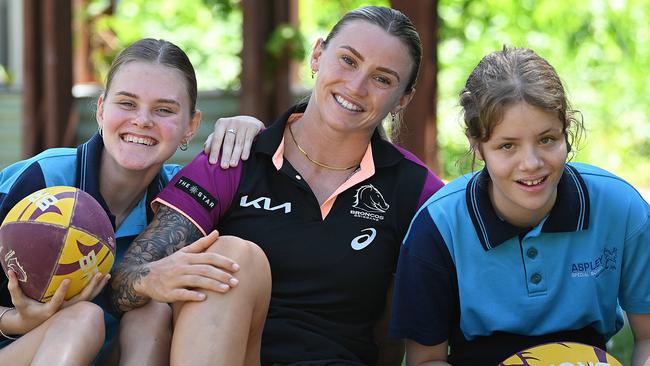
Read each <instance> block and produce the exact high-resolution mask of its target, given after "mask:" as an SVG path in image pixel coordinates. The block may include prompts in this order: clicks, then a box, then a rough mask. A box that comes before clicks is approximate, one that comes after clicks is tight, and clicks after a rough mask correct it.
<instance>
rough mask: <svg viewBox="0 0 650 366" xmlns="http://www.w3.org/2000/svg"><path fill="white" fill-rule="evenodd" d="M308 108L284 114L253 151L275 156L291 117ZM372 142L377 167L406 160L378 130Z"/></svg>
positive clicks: (300, 108) (266, 131) (302, 104)
mask: <svg viewBox="0 0 650 366" xmlns="http://www.w3.org/2000/svg"><path fill="white" fill-rule="evenodd" d="M306 108H307V103H301V104H297V105H295V106H293V107H291V108H289V109H288V110H287V111H286V112H284V113H283V114H282V115H281V116H280V117H278V119H276V120H275V122H274V123H273V124H272V125H271V126H270V127H269V128H267V129H265V130H264V131H263V132H262V133H261V134H260V135H259V137H258V138H257V141H256V143H255V144H254V146H253V151H254V152H256V153H257V152H260V153H264V154H266V155H269V156H273V155H274V154H275V152H276V151H277V149H278V146H279V145H280V143H281V142H282V137H283V135H284V129H285V126H286V125H287V121H288V120H289V117H290V116H291V115H292V114H294V113H303V112H304V111H305V109H306ZM370 142H371V146H372V156H373V160H374V164H375V167H378V168H379V167H387V166H392V165H395V164H397V163H399V162H400V161H401V160H402V159H403V158H404V155H403V154H402V153H401V152H399V150H397V149H396V148H395V147H394V146H393V145H392V144H391V143H390V142H388V141H386V140H385V139H384V138H382V136H381V134H380V133H379V131H378V130H375V132H374V133H373V135H372V138H371V139H370Z"/></svg>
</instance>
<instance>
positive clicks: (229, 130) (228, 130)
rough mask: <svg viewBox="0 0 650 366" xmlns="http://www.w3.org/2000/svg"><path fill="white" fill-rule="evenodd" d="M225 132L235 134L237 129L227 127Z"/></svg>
mask: <svg viewBox="0 0 650 366" xmlns="http://www.w3.org/2000/svg"><path fill="white" fill-rule="evenodd" d="M226 132H227V133H232V134H234V135H236V134H237V130H235V129H234V128H229V129H227V130H226Z"/></svg>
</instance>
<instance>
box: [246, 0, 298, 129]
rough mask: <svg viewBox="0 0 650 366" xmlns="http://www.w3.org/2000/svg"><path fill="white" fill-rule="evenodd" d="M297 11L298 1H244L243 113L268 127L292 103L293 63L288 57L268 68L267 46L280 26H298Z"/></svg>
mask: <svg viewBox="0 0 650 366" xmlns="http://www.w3.org/2000/svg"><path fill="white" fill-rule="evenodd" d="M297 9H298V5H297V0H242V10H243V18H244V24H243V41H244V43H243V48H242V77H241V91H242V92H241V113H243V114H248V115H252V116H255V117H257V118H259V119H260V120H262V121H264V123H266V124H270V123H272V122H273V120H274V119H275V118H276V117H277V116H278V115H279V114H280V113H281V112H283V111H284V110H285V109H286V108H288V107H289V106H290V105H291V104H292V96H291V88H290V80H291V67H290V62H291V61H290V60H289V59H288V57H286V56H285V57H283V58H282V59H280V60H278V62H277V63H276V64H275V68H274V69H269V67H268V66H269V60H270V56H269V55H268V53H267V52H266V43H267V41H268V40H269V37H270V36H271V33H272V32H273V30H274V29H275V28H276V27H277V26H278V25H280V24H282V23H289V24H296V23H297Z"/></svg>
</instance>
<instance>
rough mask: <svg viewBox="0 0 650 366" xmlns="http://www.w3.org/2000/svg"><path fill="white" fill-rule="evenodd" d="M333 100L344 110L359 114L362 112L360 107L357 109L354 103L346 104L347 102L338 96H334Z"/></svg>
mask: <svg viewBox="0 0 650 366" xmlns="http://www.w3.org/2000/svg"><path fill="white" fill-rule="evenodd" d="M334 99H336V101H337V102H339V104H340V105H341V107H343V108H345V109H347V110H349V111H352V112H361V111H362V109H361V107H359V106H358V105H356V104H354V103H350V102H348V101H347V100H345V99H343V97H341V96H340V95H335V96H334Z"/></svg>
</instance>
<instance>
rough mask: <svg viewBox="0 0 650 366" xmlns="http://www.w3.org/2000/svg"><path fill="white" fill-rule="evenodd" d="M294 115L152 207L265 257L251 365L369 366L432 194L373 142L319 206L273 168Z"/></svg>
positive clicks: (411, 168)
mask: <svg viewBox="0 0 650 366" xmlns="http://www.w3.org/2000/svg"><path fill="white" fill-rule="evenodd" d="M303 110H304V105H303V106H297V107H294V108H292V109H291V110H289V111H288V112H286V113H285V114H284V115H283V116H281V117H280V118H279V119H278V121H276V122H275V123H274V124H273V125H272V126H271V127H270V128H268V129H267V130H265V131H264V132H262V134H261V135H260V136H259V137H258V139H257V140H256V142H255V143H254V146H253V150H252V154H251V157H250V159H249V160H248V161H246V162H245V163H244V164H243V167H242V168H240V169H241V171H240V172H237V171H236V169H228V170H225V171H224V170H222V169H221V168H220V167H219V166H218V165H210V164H208V162H207V157H206V156H205V155H204V154H201V155H199V156H198V157H197V158H195V159H194V161H193V162H191V163H190V164H189V165H187V166H186V167H185V168H184V169H183V170H181V172H180V173H179V174H178V175H177V176H176V177H175V178H174V179H173V180H172V182H170V184H169V185H168V186H167V188H165V190H164V191H163V192H162V193H161V194H160V196H159V197H158V199H157V200H156V202H160V203H162V204H165V205H167V206H169V207H171V208H173V209H175V210H177V211H178V212H179V213H181V214H183V215H185V216H186V217H187V218H188V219H190V220H191V221H192V222H194V223H195V224H196V226H197V227H198V228H199V229H200V230H201V231H202V232H203V234H206V233H209V232H210V231H212V230H213V229H215V228H217V229H218V230H219V232H220V233H221V234H227V235H235V236H238V237H241V238H244V239H246V240H250V241H252V242H254V243H256V244H257V245H259V246H260V247H261V248H262V249H263V250H264V252H265V254H266V256H267V257H268V259H269V262H270V264H271V272H272V277H273V288H272V295H271V303H270V307H269V312H268V316H267V319H266V323H265V327H264V334H263V337H262V364H264V365H284V364H290V363H295V362H304V361H313V363H309V364H310V365H312V364H313V365H325V364H332V365H334V364H337V365H339V364H347V365H359V364H373V363H374V361H375V359H376V357H377V348H376V346H375V344H374V343H373V326H374V325H375V323H376V322H377V320H378V319H379V318H380V316H381V315H382V313H383V311H384V305H385V303H386V296H387V295H386V294H387V289H388V285H389V284H390V283H391V281H392V278H393V273H394V272H395V267H396V263H397V256H398V253H399V245H400V242H401V240H402V238H403V237H404V234H405V233H406V230H407V228H408V225H409V222H410V220H411V218H412V217H413V215H414V214H415V212H416V211H417V208H418V207H420V206H421V205H422V204H423V203H424V201H425V200H426V199H427V198H428V197H430V196H431V194H432V193H433V192H435V191H436V190H437V189H439V188H440V187H441V186H442V182H441V181H440V180H439V179H438V178H436V177H435V176H434V175H433V174H432V173H431V172H430V171H429V170H428V169H427V168H426V167H425V166H424V165H423V164H422V163H421V162H419V161H418V160H417V159H416V158H415V157H414V156H413V155H412V154H410V153H408V152H406V151H405V150H403V149H400V148H397V147H396V146H394V145H392V144H390V143H388V142H387V141H384V140H383V139H382V138H381V137H380V136H379V134H377V133H376V134H375V135H374V136H373V137H372V140H371V143H370V145H369V147H368V149H367V151H366V154H365V156H364V158H363V160H362V162H361V164H360V168H359V169H358V171H356V172H355V173H354V174H353V175H352V176H351V177H350V178H349V179H348V180H347V181H346V182H345V183H343V184H342V185H341V186H340V187H339V188H338V189H336V191H335V192H334V193H333V194H332V196H331V197H329V198H328V199H327V200H326V201H325V202H324V203H323V204H322V205H319V203H318V201H317V199H316V197H315V196H314V194H313V193H312V191H311V189H310V188H309V186H308V185H307V183H306V182H305V181H304V180H303V179H302V177H301V175H300V173H299V172H298V171H296V170H295V169H294V168H293V167H292V166H291V164H290V163H289V162H288V161H287V160H285V159H284V158H283V151H284V144H285V143H286V141H284V139H283V132H284V130H285V126H286V125H287V123H290V122H291V121H292V120H295V119H296V118H297V117H298V116H299V115H296V114H294V113H301V112H302V111H303ZM287 120H291V121H289V122H287ZM222 200H226V201H227V203H226V204H221V203H220V202H221V201H222ZM223 206H226V207H227V208H226V209H224V208H223ZM301 364H302V363H301Z"/></svg>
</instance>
